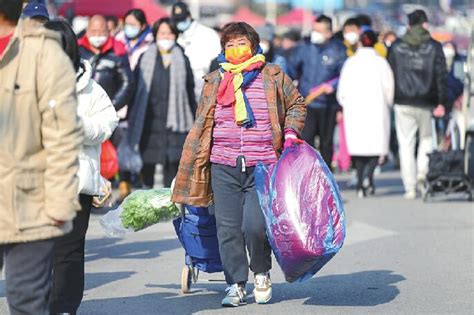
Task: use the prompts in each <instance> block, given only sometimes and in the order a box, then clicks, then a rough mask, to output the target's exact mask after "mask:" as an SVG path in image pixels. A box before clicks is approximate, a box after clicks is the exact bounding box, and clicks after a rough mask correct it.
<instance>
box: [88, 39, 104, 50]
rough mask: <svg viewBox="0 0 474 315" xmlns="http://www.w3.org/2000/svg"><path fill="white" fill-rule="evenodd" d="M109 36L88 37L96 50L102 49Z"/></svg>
mask: <svg viewBox="0 0 474 315" xmlns="http://www.w3.org/2000/svg"><path fill="white" fill-rule="evenodd" d="M107 38H108V37H107V36H90V37H88V39H89V43H90V44H91V45H92V46H94V47H95V48H100V47H102V46H103V45H104V44H105V42H106V41H107Z"/></svg>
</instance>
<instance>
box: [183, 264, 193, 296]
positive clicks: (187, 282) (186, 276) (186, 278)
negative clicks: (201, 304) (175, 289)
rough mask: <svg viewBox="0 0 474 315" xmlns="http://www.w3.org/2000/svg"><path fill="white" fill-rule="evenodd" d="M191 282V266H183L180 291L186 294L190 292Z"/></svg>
mask: <svg viewBox="0 0 474 315" xmlns="http://www.w3.org/2000/svg"><path fill="white" fill-rule="evenodd" d="M192 282H193V268H191V267H189V266H184V267H183V272H182V273H181V292H182V293H183V294H188V293H190V292H191V284H192Z"/></svg>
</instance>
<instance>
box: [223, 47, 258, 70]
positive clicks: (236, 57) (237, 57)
mask: <svg viewBox="0 0 474 315" xmlns="http://www.w3.org/2000/svg"><path fill="white" fill-rule="evenodd" d="M252 55H253V54H252V49H251V48H250V46H247V45H245V46H238V47H232V48H228V49H226V50H225V58H226V59H227V61H229V62H230V63H231V64H234V65H238V64H241V63H243V62H245V61H247V60H249V59H250V58H252Z"/></svg>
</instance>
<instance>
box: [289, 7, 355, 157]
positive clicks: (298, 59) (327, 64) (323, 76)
mask: <svg viewBox="0 0 474 315" xmlns="http://www.w3.org/2000/svg"><path fill="white" fill-rule="evenodd" d="M346 58H347V56H346V47H345V46H344V44H343V43H341V41H339V40H338V39H336V38H334V37H333V32H332V20H331V18H329V17H327V16H325V15H320V16H319V17H318V18H317V19H316V21H315V22H314V24H313V32H312V33H311V37H310V40H309V41H306V42H304V43H302V44H300V45H299V46H297V47H296V48H295V50H294V52H293V53H292V55H291V56H290V58H289V60H288V74H289V75H290V77H291V78H292V79H293V80H298V89H299V91H300V93H301V94H302V95H303V96H304V97H305V98H307V103H308V110H307V116H306V124H305V127H304V129H303V133H302V138H303V139H304V140H305V141H306V142H307V143H309V144H310V145H314V142H315V141H314V140H315V137H316V136H319V138H320V151H321V155H322V157H323V159H324V161H325V162H326V164H327V165H328V166H330V165H331V161H332V155H333V150H334V149H333V139H334V128H335V126H336V116H337V112H338V111H340V106H339V105H338V104H337V100H336V94H335V93H336V90H337V82H338V78H339V75H340V73H341V69H342V65H343V64H344V61H345V60H346ZM315 90H316V91H318V93H317V94H318V95H317V96H316V97H312V95H313V94H314V93H313V91H315Z"/></svg>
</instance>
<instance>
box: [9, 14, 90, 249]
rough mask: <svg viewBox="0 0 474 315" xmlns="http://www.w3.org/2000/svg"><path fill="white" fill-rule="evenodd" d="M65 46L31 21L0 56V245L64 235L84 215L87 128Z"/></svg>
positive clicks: (14, 36)
mask: <svg viewBox="0 0 474 315" xmlns="http://www.w3.org/2000/svg"><path fill="white" fill-rule="evenodd" d="M60 40H61V39H60V37H59V35H58V34H57V33H56V32H52V31H47V30H46V29H44V28H43V27H40V26H38V24H36V23H35V22H33V21H29V20H26V21H23V22H21V23H20V24H19V26H18V27H17V29H16V31H15V34H14V35H13V38H12V40H11V41H10V43H9V45H8V46H7V48H6V50H5V51H4V53H3V55H1V56H0V244H8V243H18V242H28V241H35V240H42V239H50V238H53V237H57V236H61V235H63V234H64V233H67V232H69V231H70V230H71V227H72V224H71V220H72V219H73V218H74V217H75V215H76V211H77V210H79V209H80V206H79V203H78V196H77V191H78V179H77V176H76V174H77V171H78V153H79V149H80V144H81V143H82V128H81V126H80V122H79V119H78V117H77V108H76V94H75V93H76V92H75V91H76V80H75V72H74V69H73V67H72V64H71V61H70V60H69V58H68V57H67V56H66V54H65V53H64V52H63V50H62V47H61V45H60ZM53 219H54V220H57V221H65V222H66V223H65V224H64V225H62V226H61V227H56V226H54V225H53Z"/></svg>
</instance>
